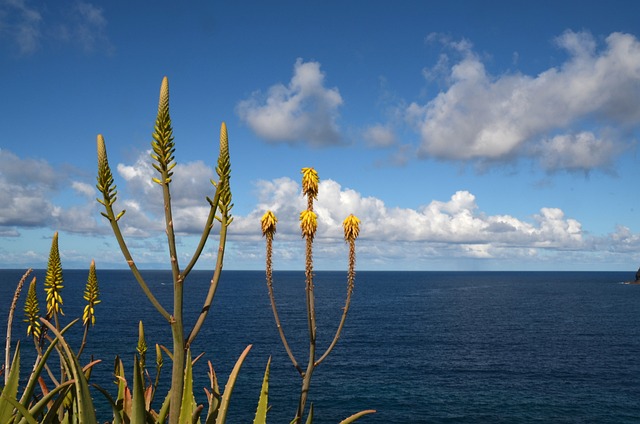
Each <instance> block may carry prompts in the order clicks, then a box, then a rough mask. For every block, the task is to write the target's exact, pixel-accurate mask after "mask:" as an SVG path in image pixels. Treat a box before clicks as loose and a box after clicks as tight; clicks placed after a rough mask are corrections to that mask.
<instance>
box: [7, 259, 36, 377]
mask: <svg viewBox="0 0 640 424" xmlns="http://www.w3.org/2000/svg"><path fill="white" fill-rule="evenodd" d="M32 271H33V270H32V269H31V268H29V269H28V270H27V272H25V273H24V275H23V276H22V278H21V279H20V281H19V282H18V287H16V291H15V294H14V295H13V300H12V301H11V308H10V309H9V317H8V318H7V341H6V345H5V352H4V354H5V362H4V363H5V372H4V385H5V386H6V385H7V384H8V383H9V371H10V370H11V365H12V364H10V362H9V361H10V360H11V326H12V324H13V314H14V312H15V310H16V305H17V304H18V298H19V297H20V292H21V291H22V286H23V285H24V282H25V280H26V279H27V277H28V276H29V274H31V272H32Z"/></svg>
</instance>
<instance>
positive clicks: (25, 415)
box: [0, 395, 38, 424]
mask: <svg viewBox="0 0 640 424" xmlns="http://www.w3.org/2000/svg"><path fill="white" fill-rule="evenodd" d="M0 399H2V400H5V401H7V402H8V403H10V404H11V405H12V406H13V407H14V408H16V409H17V410H18V412H20V414H21V415H22V417H23V418H22V419H23V420H26V422H27V423H28V424H38V422H37V421H36V419H35V418H33V416H32V415H31V414H30V413H29V411H27V408H25V407H24V405H22V404H21V403H20V402H18V401H17V400H16V399H13V398H10V397H6V396H5V395H0Z"/></svg>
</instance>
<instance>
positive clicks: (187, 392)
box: [179, 349, 193, 424]
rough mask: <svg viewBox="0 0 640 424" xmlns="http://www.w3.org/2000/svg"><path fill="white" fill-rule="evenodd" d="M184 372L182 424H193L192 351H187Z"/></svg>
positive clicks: (181, 407) (181, 408) (181, 406)
mask: <svg viewBox="0 0 640 424" xmlns="http://www.w3.org/2000/svg"><path fill="white" fill-rule="evenodd" d="M185 364H186V369H185V372H184V389H183V391H182V404H181V405H180V420H179V422H180V424H191V417H192V415H193V366H192V365H191V349H187V357H186V359H185Z"/></svg>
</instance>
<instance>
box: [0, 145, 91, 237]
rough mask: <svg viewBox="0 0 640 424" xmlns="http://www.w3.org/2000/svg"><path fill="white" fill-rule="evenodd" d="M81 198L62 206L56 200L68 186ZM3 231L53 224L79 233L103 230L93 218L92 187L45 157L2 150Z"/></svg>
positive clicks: (0, 208) (11, 233)
mask: <svg viewBox="0 0 640 424" xmlns="http://www.w3.org/2000/svg"><path fill="white" fill-rule="evenodd" d="M68 186H69V187H71V189H72V190H73V191H74V192H76V193H78V194H80V195H81V197H82V202H81V203H80V204H77V205H72V206H68V207H62V206H60V205H59V204H56V203H55V202H54V200H52V199H54V198H55V197H56V196H58V195H60V193H61V192H63V191H64V189H65V188H66V187H68ZM0 198H1V199H3V200H2V202H0V235H2V236H5V237H6V236H18V235H19V231H18V229H19V228H51V229H53V230H62V231H70V232H77V233H89V232H95V233H100V232H101V231H100V230H99V229H98V226H97V225H96V220H95V219H94V217H95V214H96V202H95V196H94V189H93V187H92V186H91V185H90V184H88V183H85V182H82V181H71V180H70V178H69V176H68V175H67V174H66V173H65V172H63V171H60V170H58V169H55V168H53V167H52V166H51V165H50V164H49V163H47V162H46V161H44V160H42V159H31V158H26V159H23V158H20V157H18V156H16V155H15V154H13V153H11V152H10V151H8V150H0Z"/></svg>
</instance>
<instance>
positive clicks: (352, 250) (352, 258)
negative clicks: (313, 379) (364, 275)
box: [315, 240, 356, 366]
mask: <svg viewBox="0 0 640 424" xmlns="http://www.w3.org/2000/svg"><path fill="white" fill-rule="evenodd" d="M355 262H356V246H355V241H354V240H350V241H349V271H348V274H347V299H346V301H345V304H344V308H343V311H342V318H340V324H339V325H338V329H337V330H336V334H335V336H334V337H333V340H332V341H331V344H330V345H329V347H328V348H327V350H326V352H325V353H324V354H322V356H321V357H320V359H318V360H317V361H316V363H315V366H318V365H320V363H321V362H322V361H324V360H325V358H326V357H327V356H329V354H330V353H331V351H332V350H333V348H334V347H335V345H336V343H338V339H339V338H340V334H341V333H342V327H344V323H345V321H346V320H347V312H349V305H350V304H351V294H352V293H353V285H354V281H355V278H356V273H355Z"/></svg>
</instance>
